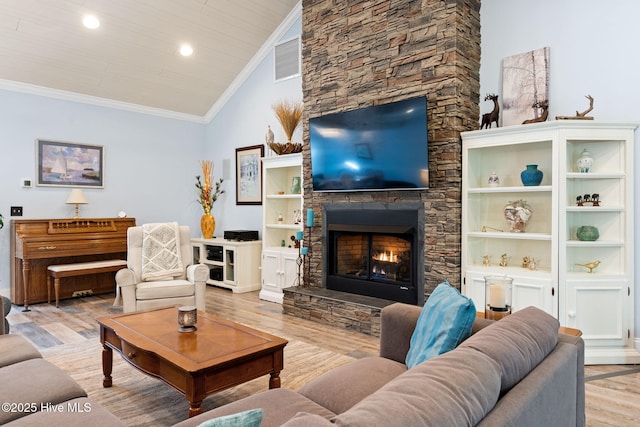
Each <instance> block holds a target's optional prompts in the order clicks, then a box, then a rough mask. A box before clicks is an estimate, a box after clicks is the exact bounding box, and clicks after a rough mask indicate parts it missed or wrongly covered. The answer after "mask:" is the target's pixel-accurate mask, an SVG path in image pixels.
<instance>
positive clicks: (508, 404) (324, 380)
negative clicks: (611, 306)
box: [177, 303, 585, 427]
mask: <svg viewBox="0 0 640 427" xmlns="http://www.w3.org/2000/svg"><path fill="white" fill-rule="evenodd" d="M419 314H420V307H415V306H410V305H405V304H399V303H398V304H393V305H390V306H388V307H386V308H384V309H383V310H382V314H381V336H380V355H379V356H376V357H366V358H362V359H358V360H355V361H353V362H350V363H348V364H346V365H343V366H341V367H338V368H336V369H334V370H332V371H330V372H328V373H326V374H324V375H322V376H320V377H318V378H316V379H314V380H312V381H311V382H309V383H308V384H306V385H305V386H303V387H302V388H301V389H300V390H298V391H297V392H296V391H292V390H287V389H285V388H281V389H272V390H268V391H265V392H262V393H259V394H256V395H253V396H249V397H247V398H244V399H241V400H238V401H236V402H233V403H230V404H228V405H225V406H222V407H219V408H216V409H213V410H211V411H207V412H205V413H203V414H200V415H198V416H196V417H193V418H190V419H188V420H185V421H183V422H181V423H178V424H177V426H180V427H186V426H196V425H198V424H199V423H201V422H203V421H205V420H208V419H211V418H216V417H220V416H225V415H232V414H235V413H239V412H242V411H246V410H249V409H254V408H262V409H263V411H264V416H263V420H262V424H261V426H263V427H269V426H279V425H284V426H288V427H294V426H305V427H313V426H331V425H338V426H368V427H371V426H385V427H389V426H402V427H408V426H443V425H446V426H466V425H478V426H482V427H487V426H518V427H526V426H536V427H537V426H543V425H557V426H584V425H585V412H584V409H585V407H584V405H585V403H584V343H583V341H582V339H581V338H580V337H574V336H568V335H563V334H559V333H558V327H559V324H558V321H557V320H556V319H555V318H553V317H551V316H549V315H548V314H546V313H545V312H543V311H541V310H539V309H536V308H534V307H528V308H525V309H523V310H520V311H518V312H516V313H514V314H512V315H511V316H508V317H506V318H504V319H502V320H500V321H499V322H493V321H489V320H484V319H476V321H475V323H474V326H473V331H472V335H471V337H469V338H468V339H467V340H466V341H464V342H463V343H462V344H460V345H459V346H458V347H457V348H456V349H455V350H452V351H450V352H448V353H445V354H443V355H440V356H438V357H435V358H433V359H430V360H428V361H426V362H424V363H422V364H419V365H417V366H415V367H414V368H412V369H409V370H407V368H406V366H405V364H404V360H405V357H406V354H407V351H408V349H409V344H410V339H411V335H412V333H413V330H414V328H415V325H416V322H417V319H418V316H419ZM285 369H286V366H285Z"/></svg>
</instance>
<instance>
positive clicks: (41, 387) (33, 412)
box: [0, 334, 124, 427]
mask: <svg viewBox="0 0 640 427" xmlns="http://www.w3.org/2000/svg"><path fill="white" fill-rule="evenodd" d="M0 384H2V387H0V402H2V410H0V424H7V425H9V426H29V427H34V426H42V427H56V426H70V425H86V426H97V425H99V426H124V424H123V423H122V422H121V421H120V420H118V419H117V418H116V417H115V416H114V415H113V414H111V413H110V412H109V411H108V410H107V409H105V408H104V407H102V406H101V405H100V404H98V403H97V402H96V401H93V400H91V399H89V398H87V393H86V392H85V391H84V390H83V389H82V388H81V387H80V386H79V385H78V383H76V382H75V381H74V380H73V379H72V378H71V377H70V376H69V375H68V374H67V373H66V372H65V371H63V370H62V369H60V368H58V367H56V366H55V365H53V364H52V363H50V362H48V361H46V360H44V359H43V358H42V355H41V354H40V352H38V350H37V349H36V348H35V347H34V346H33V345H32V344H31V343H30V342H29V341H27V339H25V338H24V337H23V336H22V335H16V334H7V335H1V336H0Z"/></svg>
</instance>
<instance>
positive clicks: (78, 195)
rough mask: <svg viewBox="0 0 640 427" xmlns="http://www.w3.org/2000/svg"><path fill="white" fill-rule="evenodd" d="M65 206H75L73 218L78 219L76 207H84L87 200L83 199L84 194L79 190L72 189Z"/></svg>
mask: <svg viewBox="0 0 640 427" xmlns="http://www.w3.org/2000/svg"><path fill="white" fill-rule="evenodd" d="M66 203H67V204H75V205H76V215H75V216H74V218H79V215H78V205H86V204H87V203H88V202H87V199H86V198H85V197H84V193H83V192H82V190H80V189H79V188H74V189H73V190H71V194H69V197H67V202H66Z"/></svg>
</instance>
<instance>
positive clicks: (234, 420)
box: [198, 408, 263, 427]
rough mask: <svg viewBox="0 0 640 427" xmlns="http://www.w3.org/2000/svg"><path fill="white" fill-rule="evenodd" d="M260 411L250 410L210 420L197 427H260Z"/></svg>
mask: <svg viewBox="0 0 640 427" xmlns="http://www.w3.org/2000/svg"><path fill="white" fill-rule="evenodd" d="M262 413H263V412H262V409H260V408H258V409H250V410H248V411H244V412H238V413H237V414H233V415H225V416H224V417H218V418H212V419H210V420H207V421H205V422H203V423H201V424H199V425H198V427H260V423H262Z"/></svg>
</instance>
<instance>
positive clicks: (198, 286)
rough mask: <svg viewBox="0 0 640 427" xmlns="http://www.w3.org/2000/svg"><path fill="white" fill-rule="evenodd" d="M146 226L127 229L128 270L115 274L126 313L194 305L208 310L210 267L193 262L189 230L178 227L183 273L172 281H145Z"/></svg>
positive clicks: (185, 227)
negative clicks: (207, 283)
mask: <svg viewBox="0 0 640 427" xmlns="http://www.w3.org/2000/svg"><path fill="white" fill-rule="evenodd" d="M143 238H144V233H143V227H130V228H129V229H128V230H127V268H125V269H122V270H120V271H118V272H117V273H116V285H117V286H118V288H119V290H120V293H121V298H122V306H123V307H122V309H123V312H125V313H128V312H131V311H139V310H149V309H154V308H162V307H169V306H173V305H193V306H195V307H196V308H197V309H198V310H202V311H204V310H205V288H206V281H207V278H208V276H209V268H208V267H207V266H206V265H204V264H196V265H192V263H193V253H192V248H191V236H190V233H189V227H187V226H179V240H180V249H179V251H180V254H179V255H180V258H181V260H182V265H183V266H184V268H183V270H182V273H181V274H179V275H177V276H175V277H173V278H171V279H169V280H157V279H156V280H154V279H146V280H144V279H143Z"/></svg>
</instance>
